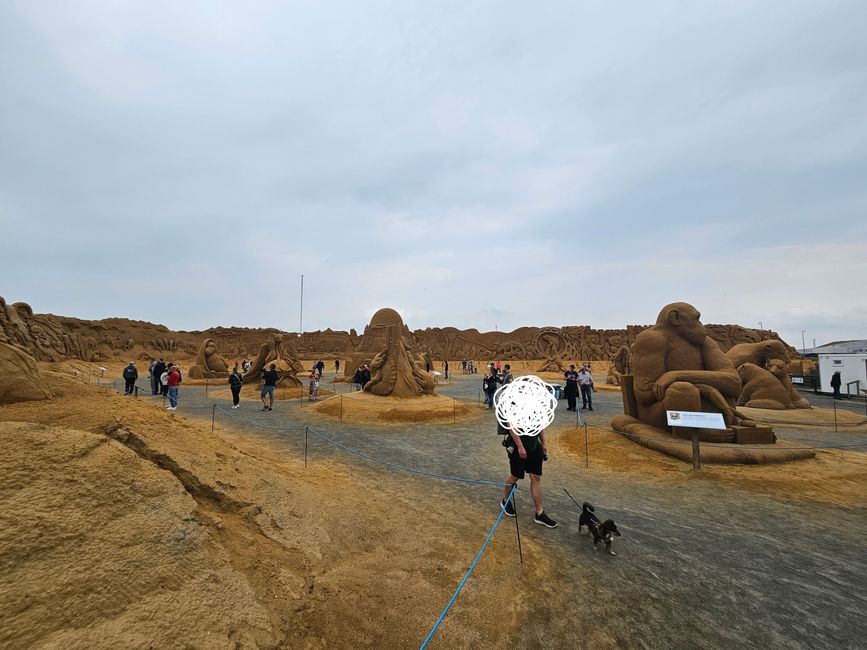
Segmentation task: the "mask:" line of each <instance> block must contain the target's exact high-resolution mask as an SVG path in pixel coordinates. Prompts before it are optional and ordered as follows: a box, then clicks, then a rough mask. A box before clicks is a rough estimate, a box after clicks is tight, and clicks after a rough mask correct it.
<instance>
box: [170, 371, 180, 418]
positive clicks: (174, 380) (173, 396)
mask: <svg viewBox="0 0 867 650" xmlns="http://www.w3.org/2000/svg"><path fill="white" fill-rule="evenodd" d="M167 373H168V376H167V377H166V394H167V395H168V397H169V405H168V407H167V410H169V411H174V410H176V409H177V408H178V390H179V388H178V387H179V386H180V385H181V372H180V370H179V369H178V368H177V366H175V365H174V364H172V363H170V364H169V368H168V371H167Z"/></svg>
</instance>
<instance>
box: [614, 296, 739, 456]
mask: <svg viewBox="0 0 867 650" xmlns="http://www.w3.org/2000/svg"><path fill="white" fill-rule="evenodd" d="M700 316H701V314H700V313H699V312H698V310H697V309H696V308H695V307H693V306H692V305H690V304H688V303H684V302H675V303H672V304H670V305H666V306H665V307H663V308H662V311H660V312H659V317H658V318H657V319H656V324H655V325H654V326H653V327H651V328H650V329H647V330H644V331H643V332H641V333H640V334H639V335H638V336H637V337H636V338H635V343H634V344H633V346H632V368H633V374H634V390H635V398H636V403H637V415H638V417H637V419H636V418H632V417H630V416H628V415H622V416H615V418H614V419H613V420H612V422H611V424H612V427H614V428H615V429H617V430H621V431H622V430H624V429H623V428H622V427H624V426H626V425H629V424H635V423H644V424H646V425H650V427H652V428H653V429H655V430H661V431H669V428H668V425H667V420H666V413H665V412H666V411H667V410H671V411H702V412H707V413H713V412H716V413H721V414H722V416H723V419H724V421H725V423H726V425H727V426H728V427H731V426H732V425H741V426H748V427H754V426H755V423H754V422H752V421H750V420H747V419H745V418H744V417H743V416H742V415H741V414H740V413H738V412H737V410H735V406H734V405H735V400H736V399H737V398H738V396H739V395H740V393H741V378H740V376H739V375H738V373H737V370H735V367H734V364H732V362H731V360H729V358H728V357H726V355H724V354H723V353H722V351H721V350H720V348H719V345H718V344H717V343H716V341H714V340H713V339H712V338H710V337H709V336H708V334H707V331H706V330H705V328H704V326H703V325H702V323H701V321H700V320H699V319H700ZM677 432H678V434H680V430H677ZM692 433H695V434H697V435H698V437H699V439H700V440H702V441H705V442H729V441H731V440H733V439H734V431H733V430H732V429H726V430H724V431H717V430H713V429H693V430H690V435H691V434H692ZM684 437H688V436H687V435H686V434H684Z"/></svg>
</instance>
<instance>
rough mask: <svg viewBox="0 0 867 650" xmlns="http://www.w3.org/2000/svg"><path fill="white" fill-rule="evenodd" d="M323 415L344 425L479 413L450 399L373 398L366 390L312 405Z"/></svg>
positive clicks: (451, 419) (455, 418) (457, 418)
mask: <svg viewBox="0 0 867 650" xmlns="http://www.w3.org/2000/svg"><path fill="white" fill-rule="evenodd" d="M313 409H314V410H315V411H316V412H317V413H320V414H322V415H327V416H330V417H334V418H338V419H341V420H342V421H344V422H383V423H401V422H439V423H448V422H457V421H460V420H465V419H467V418H469V417H473V416H475V415H478V414H479V413H480V410H479V408H478V407H477V406H475V405H472V406H469V405H467V404H464V403H462V402H459V401H457V400H455V399H453V398H451V397H444V396H442V395H424V396H422V397H416V398H412V399H402V398H399V397H388V396H382V395H370V394H369V393H365V392H363V391H359V392H355V393H350V394H348V395H335V396H334V397H331V398H329V399H326V400H324V401H321V402H319V403H317V404H315V405H314V406H313Z"/></svg>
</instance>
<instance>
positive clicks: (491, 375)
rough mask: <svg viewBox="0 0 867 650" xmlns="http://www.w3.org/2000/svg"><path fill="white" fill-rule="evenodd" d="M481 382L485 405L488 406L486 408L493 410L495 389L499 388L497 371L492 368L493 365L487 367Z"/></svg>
mask: <svg viewBox="0 0 867 650" xmlns="http://www.w3.org/2000/svg"><path fill="white" fill-rule="evenodd" d="M483 382H484V387H485V404H487V405H488V408H493V407H494V393H496V392H497V388H499V387H500V378H499V376H498V375H497V370H496V368H494V364H491V365H490V366H489V367H488V372H486V373H485V378H484V380H483Z"/></svg>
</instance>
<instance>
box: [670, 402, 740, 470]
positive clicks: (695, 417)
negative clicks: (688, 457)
mask: <svg viewBox="0 0 867 650" xmlns="http://www.w3.org/2000/svg"><path fill="white" fill-rule="evenodd" d="M665 415H666V418H667V421H668V426H670V427H682V428H684V429H718V430H721V431H724V430H725V428H726V423H725V420H723V416H722V413H702V412H700V411H666V412H665ZM692 469H693V470H695V471H696V472H697V471H699V470H700V469H701V448H700V446H699V441H698V433H697V432H693V433H692Z"/></svg>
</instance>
